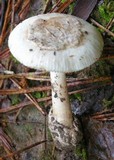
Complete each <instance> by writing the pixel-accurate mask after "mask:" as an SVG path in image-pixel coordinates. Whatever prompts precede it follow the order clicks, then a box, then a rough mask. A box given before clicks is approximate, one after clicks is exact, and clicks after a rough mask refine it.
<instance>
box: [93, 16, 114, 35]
mask: <svg viewBox="0 0 114 160" xmlns="http://www.w3.org/2000/svg"><path fill="white" fill-rule="evenodd" d="M90 20H91V22H92V23H93V24H95V25H96V26H97V27H99V28H101V29H102V30H104V31H105V32H107V33H108V34H109V35H111V36H112V37H114V33H113V32H111V31H110V30H108V29H107V28H105V27H103V26H102V25H101V24H99V23H98V22H96V21H95V20H94V19H92V18H90Z"/></svg>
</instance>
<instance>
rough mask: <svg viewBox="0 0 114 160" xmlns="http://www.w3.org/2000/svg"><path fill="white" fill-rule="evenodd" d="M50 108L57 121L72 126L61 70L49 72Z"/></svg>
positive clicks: (64, 79)
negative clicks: (50, 86)
mask: <svg viewBox="0 0 114 160" xmlns="http://www.w3.org/2000/svg"><path fill="white" fill-rule="evenodd" d="M50 77H51V84H52V110H53V116H54V117H55V119H56V120H57V122H58V123H60V124H62V125H64V126H66V127H72V123H73V118H72V111H71V106H70V101H69V96H68V90H67V84H66V75H65V73H62V72H51V73H50Z"/></svg>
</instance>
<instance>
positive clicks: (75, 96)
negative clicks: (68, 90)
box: [70, 93, 82, 101]
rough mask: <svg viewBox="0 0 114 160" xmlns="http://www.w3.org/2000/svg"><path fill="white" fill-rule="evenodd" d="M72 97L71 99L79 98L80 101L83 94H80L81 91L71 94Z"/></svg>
mask: <svg viewBox="0 0 114 160" xmlns="http://www.w3.org/2000/svg"><path fill="white" fill-rule="evenodd" d="M70 99H71V100H75V99H77V100H79V101H82V94H80V93H76V94H73V95H71V96H70Z"/></svg>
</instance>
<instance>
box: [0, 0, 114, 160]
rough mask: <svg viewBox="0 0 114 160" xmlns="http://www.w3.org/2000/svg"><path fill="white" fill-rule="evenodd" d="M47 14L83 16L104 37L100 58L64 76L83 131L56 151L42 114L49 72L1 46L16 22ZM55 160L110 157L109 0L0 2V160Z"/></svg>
mask: <svg viewBox="0 0 114 160" xmlns="http://www.w3.org/2000/svg"><path fill="white" fill-rule="evenodd" d="M48 12H59V13H66V14H73V15H74V16H78V17H80V18H82V19H84V20H87V21H88V22H89V23H92V24H93V25H94V26H96V27H97V28H98V30H99V31H100V32H101V34H102V36H103V39H104V50H103V54H102V57H101V58H100V59H99V60H98V61H97V62H96V63H95V64H93V65H92V66H91V67H89V68H87V69H85V70H83V71H80V72H78V73H69V74H67V78H68V80H70V85H69V86H70V87H69V88H68V90H69V94H70V101H71V106H72V112H73V115H74V118H75V117H78V118H79V120H80V123H81V128H82V132H83V140H82V142H81V144H79V147H77V148H75V149H74V151H72V152H70V151H69V152H67V153H66V152H65V151H57V150H56V148H55V146H54V143H53V141H52V137H51V134H50V132H49V130H48V125H47V116H44V115H43V111H46V112H47V113H48V111H49V109H50V106H51V91H50V77H49V73H47V72H41V71H36V70H33V69H30V68H27V67H25V66H23V65H22V64H20V63H19V62H18V61H17V60H16V59H15V58H14V57H13V56H12V55H11V53H10V51H9V49H8V45H7V40H8V36H9V34H10V31H11V30H12V29H13V28H14V27H15V26H16V25H17V24H18V23H19V22H21V21H23V20H24V19H26V18H28V17H31V16H34V15H37V14H41V13H48ZM41 88H42V91H39V90H41ZM39 106H40V111H39ZM56 159H59V160H114V1H113V0H98V1H97V0H58V1H57V0H47V1H45V0H44V1H43V0H25V1H22V0H9V1H8V0H6V1H0V160H56Z"/></svg>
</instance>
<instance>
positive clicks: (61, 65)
mask: <svg viewBox="0 0 114 160" xmlns="http://www.w3.org/2000/svg"><path fill="white" fill-rule="evenodd" d="M8 44H9V48H10V51H11V53H12V54H13V55H14V57H15V58H17V60H18V61H20V62H21V63H22V64H24V65H25V66H27V67H30V68H34V69H39V70H45V71H48V72H50V78H51V84H52V109H51V110H50V113H49V128H50V131H51V133H52V136H53V139H54V141H55V144H56V146H57V148H60V149H61V148H64V149H66V148H72V147H73V146H75V145H76V144H77V143H78V142H79V140H80V139H81V137H82V134H81V131H80V129H79V122H78V119H76V118H75V119H73V116H72V111H71V105H70V102H69V96H68V90H67V84H66V75H65V73H67V72H77V71H79V70H82V69H84V68H86V67H89V66H90V65H92V64H93V63H94V62H95V61H97V60H98V59H99V57H100V55H101V53H102V49H103V40H102V37H101V35H100V33H99V32H98V31H97V29H96V28H95V27H93V26H92V25H91V24H89V23H88V22H86V21H84V20H82V19H80V18H77V17H75V16H72V15H66V14H60V13H48V14H42V15H38V16H34V17H31V18H28V19H26V20H24V21H23V22H22V23H20V24H19V25H17V26H16V27H15V29H14V30H13V31H12V32H11V34H10V36H9V40H8Z"/></svg>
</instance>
